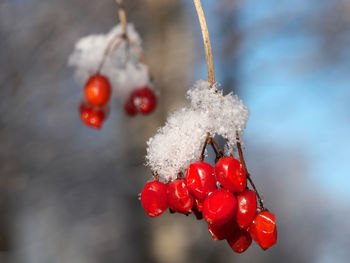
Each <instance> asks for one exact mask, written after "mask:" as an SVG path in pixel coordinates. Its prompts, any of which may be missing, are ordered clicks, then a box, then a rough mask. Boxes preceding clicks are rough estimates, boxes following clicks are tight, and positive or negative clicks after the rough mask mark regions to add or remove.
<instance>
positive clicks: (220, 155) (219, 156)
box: [211, 138, 224, 158]
mask: <svg viewBox="0 0 350 263" xmlns="http://www.w3.org/2000/svg"><path fill="white" fill-rule="evenodd" d="M211 144H212V146H214V145H215V147H216V149H217V150H218V151H219V154H218V155H217V157H218V158H221V157H223V156H224V152H223V151H222V150H221V148H220V146H219V144H218V143H217V142H216V140H215V139H214V138H212V141H211Z"/></svg>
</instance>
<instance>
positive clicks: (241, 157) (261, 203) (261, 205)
mask: <svg viewBox="0 0 350 263" xmlns="http://www.w3.org/2000/svg"><path fill="white" fill-rule="evenodd" d="M236 138H237V150H238V155H239V159H240V161H241V164H242V166H243V169H244V171H245V174H246V176H247V179H248V181H249V183H250V185H251V186H252V187H253V189H254V192H255V194H256V197H257V198H258V202H259V204H260V207H261V209H262V210H265V207H264V203H263V200H262V198H261V197H260V194H259V192H258V190H257V189H256V187H255V184H254V182H253V180H252V178H251V177H250V174H249V172H248V169H247V165H246V163H245V160H244V156H243V151H242V145H241V142H240V138H239V134H238V132H236Z"/></svg>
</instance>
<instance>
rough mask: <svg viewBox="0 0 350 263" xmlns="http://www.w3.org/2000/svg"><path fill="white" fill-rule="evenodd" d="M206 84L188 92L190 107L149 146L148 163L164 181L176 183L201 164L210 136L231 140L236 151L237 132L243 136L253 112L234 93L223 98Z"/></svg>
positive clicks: (176, 114)
mask: <svg viewBox="0 0 350 263" xmlns="http://www.w3.org/2000/svg"><path fill="white" fill-rule="evenodd" d="M217 87H218V84H216V85H214V86H213V87H211V86H210V83H209V82H207V81H204V80H199V81H197V82H196V83H195V85H194V87H193V88H192V89H190V90H189V91H188V92H187V96H186V97H187V99H188V101H189V104H190V105H189V106H187V107H185V108H182V109H180V110H178V111H176V112H174V113H173V114H171V115H170V116H169V117H168V119H167V121H166V124H165V126H163V127H162V128H160V129H159V130H158V132H157V134H156V135H154V136H153V137H151V138H150V139H149V140H148V142H147V145H148V148H147V155H146V161H147V163H146V164H147V165H148V166H150V167H151V169H152V170H154V171H155V172H157V173H158V175H159V178H160V180H161V181H172V180H174V179H176V177H177V174H178V173H180V172H182V173H185V171H186V169H187V167H188V166H189V165H190V164H191V163H192V162H195V161H199V157H200V153H201V150H202V147H203V143H204V141H205V138H206V136H207V132H209V133H210V134H211V136H215V135H220V136H222V137H224V138H226V139H227V140H228V144H229V146H230V147H229V151H232V149H233V147H234V145H235V140H236V131H238V132H239V133H240V134H241V135H243V130H244V128H245V125H246V122H247V120H248V117H249V110H248V108H247V107H246V106H245V105H244V104H243V102H242V101H241V100H240V99H239V98H238V97H237V96H236V95H233V94H232V93H230V94H227V95H225V96H224V95H223V94H222V91H219V90H217Z"/></svg>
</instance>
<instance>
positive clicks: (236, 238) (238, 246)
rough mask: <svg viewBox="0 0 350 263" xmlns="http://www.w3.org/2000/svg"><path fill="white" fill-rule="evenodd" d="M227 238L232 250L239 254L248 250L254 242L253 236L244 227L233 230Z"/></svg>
mask: <svg viewBox="0 0 350 263" xmlns="http://www.w3.org/2000/svg"><path fill="white" fill-rule="evenodd" d="M226 239H227V242H228V244H229V245H230V247H231V248H232V250H233V251H234V252H236V253H239V254H240V253H243V252H244V251H246V250H247V249H248V247H249V246H250V244H251V243H252V237H251V236H250V234H249V233H248V232H247V231H246V230H244V229H237V230H236V231H234V232H231V233H230V235H228V237H227V238H226Z"/></svg>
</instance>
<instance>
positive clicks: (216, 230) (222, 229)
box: [208, 220, 238, 240]
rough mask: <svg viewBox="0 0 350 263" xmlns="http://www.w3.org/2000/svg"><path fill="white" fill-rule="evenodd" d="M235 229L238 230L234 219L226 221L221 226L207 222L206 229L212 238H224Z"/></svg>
mask: <svg viewBox="0 0 350 263" xmlns="http://www.w3.org/2000/svg"><path fill="white" fill-rule="evenodd" d="M237 230H238V226H237V223H236V222H235V221H234V220H230V221H229V222H228V223H226V224H224V225H221V226H217V225H213V224H208V231H209V233H210V235H211V236H212V237H213V239H214V240H223V239H226V238H227V237H229V236H231V235H232V234H233V233H234V232H236V231H237Z"/></svg>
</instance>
